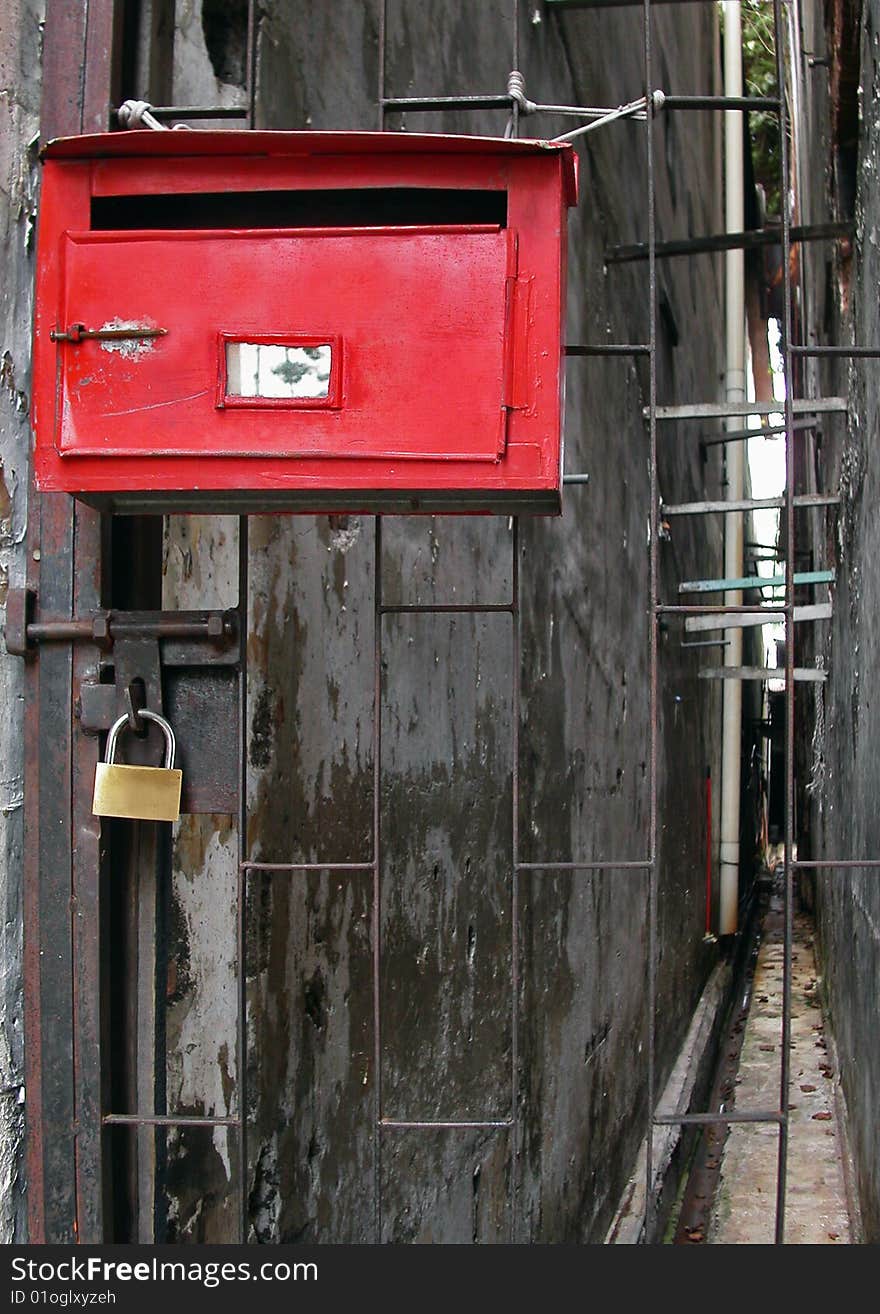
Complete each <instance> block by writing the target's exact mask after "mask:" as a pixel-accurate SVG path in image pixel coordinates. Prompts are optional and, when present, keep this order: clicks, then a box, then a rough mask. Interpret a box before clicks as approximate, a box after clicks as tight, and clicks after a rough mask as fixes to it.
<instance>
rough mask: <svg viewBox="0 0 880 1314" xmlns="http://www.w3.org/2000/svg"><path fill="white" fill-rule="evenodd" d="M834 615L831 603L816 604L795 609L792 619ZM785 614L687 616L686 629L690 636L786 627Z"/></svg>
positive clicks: (767, 612)
mask: <svg viewBox="0 0 880 1314" xmlns="http://www.w3.org/2000/svg"><path fill="white" fill-rule="evenodd" d="M833 613H834V608H833V605H832V604H831V603H830V602H815V603H811V604H810V605H809V606H806V607H795V609H794V616H793V617H792V619H793V620H794V622H795V624H796V625H797V624H798V623H799V622H801V621H817V620H831V617H832V615H833ZM784 624H785V612H784V611H774V610H773V609H772V608H768V609H767V611H766V613H765V614H764V615H756V614H754V613H753V614H752V615H751V616H743V615H734V616H687V617H685V622H684V628H685V630H686V631H687V632H688V633H689V634H693V633H698V632H701V631H705V630H745V629H749V628H750V627H751V626H753V625H784Z"/></svg>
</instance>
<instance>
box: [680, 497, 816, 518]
mask: <svg viewBox="0 0 880 1314" xmlns="http://www.w3.org/2000/svg"><path fill="white" fill-rule="evenodd" d="M792 500H793V501H794V505H795V506H796V507H807V506H838V505H839V504H840V496H839V494H837V493H828V494H825V493H800V494H797V495H796V496H795V497H794V498H793V499H792ZM786 505H787V503H786V500H785V498H784V497H758V498H755V497H746V498H743V499H742V500H740V501H733V500H731V501H729V502H721V501H719V502H681V503H679V504H678V505H677V506H666V505H665V504H664V503H662V502H661V503H660V514H661V515H662V516H704V515H708V514H709V513H710V512H713V511H720V512H722V513H730V512H733V511H774V510H781V509H782V508H783V507H785V506H786Z"/></svg>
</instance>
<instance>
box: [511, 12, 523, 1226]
mask: <svg viewBox="0 0 880 1314" xmlns="http://www.w3.org/2000/svg"><path fill="white" fill-rule="evenodd" d="M511 3H512V5H513V62H512V65H511V67H512V68H515V69H518V68H519V61H520V48H519V0H511ZM518 135H519V106H518V105H517V103H516V101H514V103H513V105H512V107H511V136H513V137H517V136H518ZM511 552H512V554H513V561H512V565H511V571H510V583H511V590H512V601H513V615H512V616H511V649H512V652H511V661H512V666H513V671H512V675H513V691H512V692H513V698H512V701H513V712H512V719H513V725H512V728H511V730H512V732H511V756H512V759H513V760H512V763H511V818H510V822H511V829H512V837H511V870H510V1119H511V1126H510V1241H511V1243H513V1242H514V1241H516V1234H517V1228H516V1202H517V1185H518V1181H519V980H520V971H519V894H520V890H519V726H520V690H521V672H520V662H521V659H522V639H521V636H522V628H521V613H520V587H519V516H513V518H512V534H511Z"/></svg>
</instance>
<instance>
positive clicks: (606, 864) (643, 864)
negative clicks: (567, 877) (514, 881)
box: [515, 858, 652, 871]
mask: <svg viewBox="0 0 880 1314" xmlns="http://www.w3.org/2000/svg"><path fill="white" fill-rule="evenodd" d="M651 865H652V862H651V859H650V858H632V859H630V858H626V859H624V860H623V861H621V862H618V861H616V860H615V859H614V858H610V859H608V861H602V860H593V861H590V862H517V863H516V864H515V867H516V870H517V871H647V870H648V868H649V867H650V866H651Z"/></svg>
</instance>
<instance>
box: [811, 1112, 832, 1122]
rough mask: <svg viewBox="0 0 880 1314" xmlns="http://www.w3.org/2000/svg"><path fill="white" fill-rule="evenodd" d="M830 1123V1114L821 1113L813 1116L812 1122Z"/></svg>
mask: <svg viewBox="0 0 880 1314" xmlns="http://www.w3.org/2000/svg"><path fill="white" fill-rule="evenodd" d="M830 1121H831V1114H830V1113H827V1112H823V1113H814V1114H813V1122H830Z"/></svg>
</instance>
